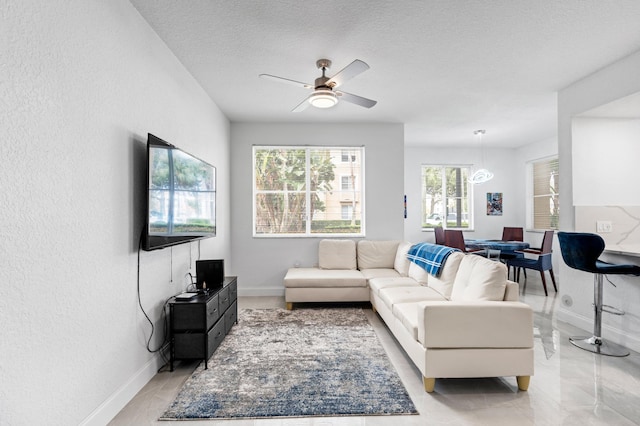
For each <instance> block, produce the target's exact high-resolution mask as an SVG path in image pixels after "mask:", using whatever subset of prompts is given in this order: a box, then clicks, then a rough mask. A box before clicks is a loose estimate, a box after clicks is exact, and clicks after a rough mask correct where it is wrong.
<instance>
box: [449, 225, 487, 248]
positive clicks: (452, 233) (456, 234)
mask: <svg viewBox="0 0 640 426" xmlns="http://www.w3.org/2000/svg"><path fill="white" fill-rule="evenodd" d="M444 245H445V246H447V247H452V248H457V249H459V250H460V251H461V252H463V253H476V252H480V251H482V252H484V249H467V246H466V244H465V243H464V235H462V231H460V230H458V229H445V231H444Z"/></svg>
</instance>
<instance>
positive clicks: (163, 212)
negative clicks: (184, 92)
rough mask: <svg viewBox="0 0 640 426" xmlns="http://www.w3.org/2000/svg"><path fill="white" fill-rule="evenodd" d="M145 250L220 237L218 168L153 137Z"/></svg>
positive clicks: (149, 147)
mask: <svg viewBox="0 0 640 426" xmlns="http://www.w3.org/2000/svg"><path fill="white" fill-rule="evenodd" d="M146 198H147V209H146V215H147V223H146V232H144V234H143V235H144V238H143V244H142V248H143V249H145V250H155V249H159V248H163V247H168V246H172V245H175V244H181V243H185V242H188V241H192V240H196V239H200V238H208V237H213V236H215V235H216V168H215V167H213V166H212V165H211V164H209V163H207V162H205V161H202V160H200V159H198V158H196V157H194V156H193V155H190V154H187V153H186V152H184V151H182V150H180V149H179V148H176V147H175V146H173V145H171V144H170V143H168V142H166V141H164V140H162V139H160V138H158V137H156V136H154V135H152V134H151V133H149V137H148V140H147V191H146Z"/></svg>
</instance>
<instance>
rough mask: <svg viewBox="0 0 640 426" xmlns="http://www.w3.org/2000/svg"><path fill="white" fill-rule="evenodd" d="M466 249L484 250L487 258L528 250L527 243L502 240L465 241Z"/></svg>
mask: <svg viewBox="0 0 640 426" xmlns="http://www.w3.org/2000/svg"><path fill="white" fill-rule="evenodd" d="M464 244H465V246H466V247H467V249H471V250H478V249H480V250H484V251H485V256H486V257H487V258H491V257H494V256H495V257H496V258H498V259H499V258H500V254H502V253H515V252H516V251H518V250H524V249H528V248H529V243H527V242H524V241H503V240H482V239H478V240H465V242H464Z"/></svg>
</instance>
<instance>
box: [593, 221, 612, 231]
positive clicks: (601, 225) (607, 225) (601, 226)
mask: <svg viewBox="0 0 640 426" xmlns="http://www.w3.org/2000/svg"><path fill="white" fill-rule="evenodd" d="M612 231H613V224H612V223H611V221H610V220H598V221H596V232H602V233H606V232H612Z"/></svg>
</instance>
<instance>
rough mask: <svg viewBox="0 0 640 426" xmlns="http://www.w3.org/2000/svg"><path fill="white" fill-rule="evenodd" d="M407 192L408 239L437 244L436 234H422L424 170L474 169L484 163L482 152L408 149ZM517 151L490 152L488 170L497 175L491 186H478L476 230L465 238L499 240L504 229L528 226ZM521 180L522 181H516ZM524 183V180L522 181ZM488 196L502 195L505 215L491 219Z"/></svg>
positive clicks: (466, 232) (475, 213)
mask: <svg viewBox="0 0 640 426" xmlns="http://www.w3.org/2000/svg"><path fill="white" fill-rule="evenodd" d="M404 156H405V160H404V161H405V172H404V173H405V188H406V192H407V219H406V220H405V227H404V234H405V239H406V240H408V241H411V242H420V241H429V242H433V241H434V236H433V231H431V230H429V231H422V229H421V226H422V221H421V217H420V216H421V214H422V213H421V204H420V198H421V196H422V195H421V194H422V189H421V166H422V165H423V164H453V165H474V164H476V165H477V164H480V163H481V161H482V157H483V155H482V151H481V150H480V149H454V148H418V147H407V148H406V149H405V154H404ZM515 156H516V151H515V150H514V149H487V148H485V151H484V166H485V168H487V169H489V170H490V171H491V172H493V174H494V178H493V179H492V180H490V181H489V182H486V183H482V184H477V185H474V200H473V204H474V206H473V215H474V230H472V231H465V233H464V234H465V238H488V239H496V238H500V237H501V236H502V228H503V227H504V226H524V207H523V204H522V203H523V201H522V200H523V198H522V192H523V191H522V188H523V185H524V180H521V177H520V168H519V167H518V165H517V164H516V162H515V161H514V159H515ZM515 176H517V177H518V178H514V177H515ZM522 179H523V178H522ZM487 192H502V196H503V209H504V212H503V215H502V216H488V215H487V208H486V197H487Z"/></svg>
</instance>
